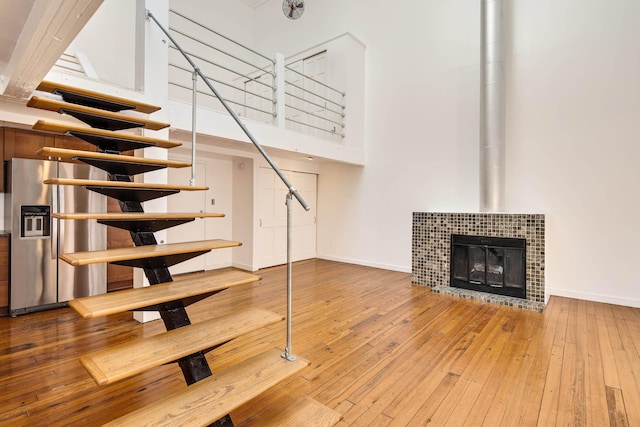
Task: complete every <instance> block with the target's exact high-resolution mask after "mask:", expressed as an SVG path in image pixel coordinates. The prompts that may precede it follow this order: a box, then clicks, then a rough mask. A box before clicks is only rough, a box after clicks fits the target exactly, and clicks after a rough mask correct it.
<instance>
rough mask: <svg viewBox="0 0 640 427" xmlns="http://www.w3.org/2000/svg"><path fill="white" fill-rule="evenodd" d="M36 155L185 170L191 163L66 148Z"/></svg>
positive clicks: (44, 148)
mask: <svg viewBox="0 0 640 427" xmlns="http://www.w3.org/2000/svg"><path fill="white" fill-rule="evenodd" d="M38 155H42V156H52V157H61V158H65V159H71V158H77V157H86V158H91V159H101V160H113V161H117V162H122V163H144V164H149V165H162V166H167V167H170V168H186V167H190V166H191V163H188V162H177V161H173V160H161V159H150V158H146V157H132V156H121V155H119V154H107V153H98V152H95V151H82V150H70V149H66V148H56V147H43V148H41V149H40V150H38Z"/></svg>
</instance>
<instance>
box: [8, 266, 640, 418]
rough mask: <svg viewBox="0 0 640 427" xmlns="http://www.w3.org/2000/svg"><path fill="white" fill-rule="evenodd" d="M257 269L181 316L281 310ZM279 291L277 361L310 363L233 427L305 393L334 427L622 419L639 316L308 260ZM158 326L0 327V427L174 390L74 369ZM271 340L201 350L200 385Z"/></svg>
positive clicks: (48, 323) (122, 320) (85, 412)
mask: <svg viewBox="0 0 640 427" xmlns="http://www.w3.org/2000/svg"><path fill="white" fill-rule="evenodd" d="M199 274H200V276H199V277H202V276H203V275H206V273H199ZM259 274H260V276H262V277H263V279H262V281H261V282H260V283H259V284H258V283H254V284H247V285H245V286H238V287H233V288H229V289H227V290H225V291H223V292H220V293H218V294H216V295H214V296H213V297H211V298H207V299H206V300H203V301H200V302H198V303H196V304H193V305H192V306H189V307H188V308H187V311H188V312H189V316H190V318H191V319H192V320H193V322H194V323H195V322H198V321H203V320H206V319H209V318H211V317H213V316H219V315H220V316H221V315H225V314H228V313H231V312H233V311H234V310H238V309H241V308H247V307H260V308H263V309H265V310H269V311H272V312H275V313H285V312H286V290H285V283H286V268H285V267H284V266H282V267H273V268H268V269H264V270H261V271H259ZM293 288H294V292H293V318H292V320H293V352H294V354H296V355H297V356H299V357H302V358H304V359H308V360H309V361H310V362H311V365H310V366H309V367H308V368H306V369H304V370H302V371H300V372H299V373H298V374H295V375H293V376H292V377H290V379H288V380H287V381H285V382H283V383H282V384H278V385H276V386H275V387H273V388H272V389H271V390H269V392H268V393H263V394H261V395H259V396H257V397H255V398H254V399H253V400H252V401H251V402H249V403H247V404H245V405H242V406H240V407H238V408H237V409H236V410H234V411H233V412H232V413H231V416H232V419H233V420H234V422H235V423H236V424H242V423H243V422H244V421H245V420H248V419H250V418H251V417H252V416H254V415H256V414H257V413H259V412H261V411H263V410H269V409H272V408H276V409H277V408H278V407H283V405H285V401H288V400H293V399H296V398H298V397H300V396H305V395H306V396H309V397H310V398H312V399H314V400H316V401H318V402H319V403H321V404H323V405H326V406H328V407H329V408H331V409H334V410H335V411H337V412H338V413H340V414H341V415H342V416H343V417H344V418H343V420H342V421H340V422H339V423H338V424H337V425H338V426H363V425H367V424H365V422H364V421H365V420H367V422H369V424H368V425H376V426H377V425H391V426H415V425H423V424H424V423H427V422H428V425H429V426H436V425H437V426H440V425H444V426H456V424H454V422H455V421H456V420H458V419H463V420H464V421H463V425H469V426H480V425H485V426H489V425H492V426H513V427H528V426H540V427H543V426H544V427H546V426H547V425H559V424H558V423H559V422H562V421H566V420H569V419H570V423H573V425H579V424H577V423H578V422H582V423H583V424H582V425H584V426H594V427H600V426H608V425H634V424H633V423H634V422H635V420H636V418H635V417H636V414H637V411H638V408H636V407H631V405H632V404H634V405H635V402H637V401H638V398H639V397H640V389H639V388H638V385H637V375H638V369H639V368H640V309H637V308H630V307H621V306H615V305H609V304H602V303H596V302H584V303H582V302H580V301H578V300H573V299H569V298H560V297H551V299H550V301H549V304H548V305H547V307H546V309H545V311H544V313H533V312H528V311H521V310H517V309H512V308H508V307H501V306H496V305H486V304H483V303H481V302H478V301H470V300H466V299H457V298H452V297H447V296H443V295H439V294H433V293H431V291H430V289H428V288H424V287H419V286H413V285H411V275H410V274H406V273H399V272H393V271H386V270H380V269H375V268H369V267H363V266H358V265H352V264H341V263H337V262H331V261H323V260H309V261H302V262H298V263H295V264H294V266H293ZM163 330H164V327H163V326H162V323H161V322H150V323H147V324H144V325H141V324H138V323H136V322H135V321H133V320H132V315H131V314H129V313H123V314H112V315H108V316H104V317H98V318H93V319H86V320H83V319H80V317H79V316H78V315H77V314H76V313H75V312H73V311H72V310H71V309H57V310H52V311H47V312H42V313H34V314H29V315H25V316H21V317H17V318H0V384H1V390H2V397H3V398H2V399H1V400H0V425H1V426H4V425H7V426H33V425H83V426H97V425H101V424H103V423H105V422H108V421H110V420H112V419H115V418H118V417H119V416H122V415H124V414H126V413H127V412H130V411H133V410H136V409H139V408H142V407H144V406H145V405H147V404H149V403H152V402H155V401H157V400H158V399H161V398H163V397H164V396H166V395H167V394H169V393H173V392H177V391H180V390H184V389H185V388H186V386H185V384H184V380H183V379H182V375H181V372H180V369H179V368H178V366H176V365H175V364H170V365H163V366H158V367H156V368H153V369H152V370H149V371H147V372H145V373H141V374H139V375H136V376H133V377H131V378H127V379H124V380H122V381H119V382H117V383H115V384H111V385H106V386H103V387H98V386H97V385H96V384H95V382H94V381H93V379H92V378H91V377H90V376H89V375H88V374H87V373H86V372H85V370H84V368H83V367H82V366H81V364H80V363H79V361H78V357H79V356H80V355H82V354H86V353H89V352H92V351H96V350H99V349H101V348H104V347H106V346H110V345H114V344H119V343H122V342H125V341H127V340H129V339H131V338H132V337H133V336H138V337H143V336H151V335H155V334H158V333H160V332H162V331H163ZM285 330H286V328H285V324H284V322H280V323H277V324H274V325H272V326H270V327H268V328H263V329H260V330H257V331H254V332H251V333H249V334H246V335H243V336H241V337H239V338H237V339H235V340H233V341H231V342H229V343H227V344H224V345H222V346H221V347H219V348H217V349H215V350H213V351H212V352H210V353H208V354H207V360H208V361H209V363H210V364H211V367H212V370H213V372H214V376H215V375H217V372H220V371H222V370H225V369H227V368H229V367H230V366H233V365H235V364H241V363H242V362H243V361H245V360H247V359H249V358H251V357H253V356H255V355H257V354H260V353H261V352H263V351H267V350H269V349H272V348H273V347H280V348H282V347H283V346H284V344H285ZM611 336H614V338H611ZM569 346H570V347H571V349H569V348H568V347H569ZM565 358H566V359H565ZM564 371H567V372H564ZM550 372H551V373H550ZM614 373H615V375H614ZM622 375H624V377H625V378H621V376H622ZM581 376H582V378H580V377H581ZM494 377H495V379H492V378H494ZM587 377H588V378H587ZM558 391H560V392H561V393H567V394H568V395H569V396H566V397H556V394H557V392H558ZM485 395H486V397H484V396H485ZM465 396H469V397H475V400H474V399H470V400H471V401H465V400H464V397H465ZM490 400H491V402H489V401H490ZM543 401H544V402H545V403H544V405H543ZM378 402H380V403H378ZM583 402H586V403H583ZM476 405H477V408H476ZM543 406H544V409H543ZM585 408H586V414H584V413H583V411H584V410H585ZM543 411H544V412H543ZM634 411H635V412H634ZM459 412H463V413H462V414H460V415H458V413H459ZM554 413H555V418H554V416H553V415H552V414H554ZM567 414H568V415H567ZM573 414H576V415H575V416H574V415H573ZM438 420H444V421H443V422H442V423H441V424H436V421H438ZM582 420H584V421H582ZM543 421H544V422H547V421H548V422H550V423H551V424H544V423H543ZM309 425H312V424H309ZM458 425H459V424H458Z"/></svg>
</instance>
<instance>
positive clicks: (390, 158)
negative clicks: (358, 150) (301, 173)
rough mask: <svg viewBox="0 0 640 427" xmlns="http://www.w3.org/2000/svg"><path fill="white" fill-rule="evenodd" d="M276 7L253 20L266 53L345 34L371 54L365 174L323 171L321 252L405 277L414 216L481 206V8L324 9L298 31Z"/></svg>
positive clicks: (463, 4) (328, 4) (378, 5)
mask: <svg viewBox="0 0 640 427" xmlns="http://www.w3.org/2000/svg"><path fill="white" fill-rule="evenodd" d="M277 3H278V2H277V1H275V0H272V1H270V2H268V3H266V4H265V5H264V6H261V7H260V8H258V9H257V13H261V16H260V17H258V16H256V24H255V25H256V28H257V31H261V36H260V37H258V38H257V42H258V44H262V45H263V46H264V49H270V48H271V47H272V46H271V45H274V46H276V45H277V46H278V50H280V51H283V52H284V53H285V54H287V52H288V51H296V50H299V49H302V48H303V47H304V46H305V45H311V44H315V43H318V42H319V41H321V40H324V39H327V38H330V37H332V36H334V35H336V34H341V33H343V32H346V31H349V32H351V33H352V34H354V35H355V36H356V37H357V38H358V39H360V40H362V41H363V42H364V43H365V44H366V46H367V48H366V73H365V76H364V78H365V105H366V110H365V131H364V136H365V150H366V166H365V167H364V168H358V167H351V166H346V165H341V164H328V165H325V164H323V165H322V166H321V170H320V176H319V193H318V208H319V213H318V253H319V255H320V256H322V257H324V258H330V259H337V260H343V261H349V262H356V263H361V264H367V265H374V266H379V267H384V268H390V269H396V270H402V271H410V268H411V213H412V212H413V211H418V210H458V211H468V210H477V206H478V195H477V193H478V190H477V189H478V176H477V175H478V166H477V160H478V153H477V140H478V139H477V129H478V86H479V83H478V82H479V65H478V64H479V54H478V52H479V51H478V46H479V41H478V39H477V36H476V35H477V34H478V31H479V21H478V20H477V16H478V11H479V7H478V5H477V4H476V3H477V2H476V1H448V2H442V1H437V2H436V1H417V0H416V1H409V2H403V4H402V7H397V5H395V4H394V3H393V2H381V1H376V2H372V1H364V0H361V1H349V2H342V1H338V0H327V1H325V2H322V3H321V4H320V3H318V2H315V3H310V4H309V6H308V7H307V10H306V11H305V14H304V15H303V17H302V18H301V19H299V20H298V21H295V22H290V21H289V20H287V19H286V18H285V17H284V16H283V15H282V12H281V11H279V10H277V8H276V7H275V6H276V4H277ZM338 12H339V13H338ZM452 23H455V24H452ZM274 28H277V29H278V31H273V29H274ZM270 29H271V30H270ZM289 41H291V42H289ZM347 96H348V95H347ZM348 131H349V130H348V129H347V132H348Z"/></svg>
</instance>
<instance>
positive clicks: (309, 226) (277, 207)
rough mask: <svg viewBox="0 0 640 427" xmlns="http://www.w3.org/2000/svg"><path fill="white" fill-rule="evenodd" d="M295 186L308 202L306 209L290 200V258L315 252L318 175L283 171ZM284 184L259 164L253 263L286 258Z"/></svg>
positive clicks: (260, 265)
mask: <svg viewBox="0 0 640 427" xmlns="http://www.w3.org/2000/svg"><path fill="white" fill-rule="evenodd" d="M284 174H285V176H286V177H287V179H289V180H290V181H291V182H292V183H293V185H294V187H296V188H297V189H298V191H299V192H300V194H301V195H302V196H303V197H304V198H305V200H307V202H308V203H309V204H310V205H311V210H310V211H309V212H307V211H305V210H304V209H303V208H302V206H300V204H299V203H298V202H297V200H295V199H294V200H293V209H292V214H293V218H292V220H293V221H292V242H291V248H292V253H291V257H292V259H293V261H300V260H303V259H309V258H314V257H315V256H316V212H317V211H316V206H315V205H316V192H317V189H316V186H317V175H315V174H307V173H300V172H291V171H284ZM287 192H288V191H287V187H286V186H285V185H284V184H283V183H282V181H281V180H280V178H279V177H278V176H277V175H276V173H275V172H274V171H273V170H272V169H270V168H259V174H258V209H257V211H258V215H257V218H258V232H257V234H256V242H255V243H256V264H257V266H258V268H264V267H270V266H273V265H280V264H284V263H285V262H286V261H287V207H286V195H287Z"/></svg>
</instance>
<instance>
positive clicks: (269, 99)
mask: <svg viewBox="0 0 640 427" xmlns="http://www.w3.org/2000/svg"><path fill="white" fill-rule="evenodd" d="M169 66H170V67H173V68H177V69H179V70H182V71H186V72H188V73H191V72H192V71H191V70H189V69H187V68H185V67H181V66H179V65H176V64H169ZM207 78H208V79H209V80H211V81H212V82H215V83H218V84H220V85H223V86H226V87H228V88H231V89H235V90H238V91H240V92H245V93H249V94H251V95H253V96H256V97H258V98H262V99H264V100H265V101H269V102H273V99H271V98H267V97H266V96H263V95H260V94H259V93H255V92H251V91H250V90H247V89H244V88H241V87H238V86H234V85H232V84H230V83H227V82H223V81H222V80H218V79H216V78H214V77H211V76H207ZM252 81H255V82H256V83H257V82H258V81H257V80H255V79H254V80H252ZM169 83H170V84H172V85H174V86H178V87H182V85H181V84H179V83H173V82H169ZM263 84H264V83H263ZM264 85H265V86H267V87H271V86H269V85H267V84H264ZM206 94H207V95H208V94H209V93H206ZM229 102H231V101H229Z"/></svg>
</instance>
